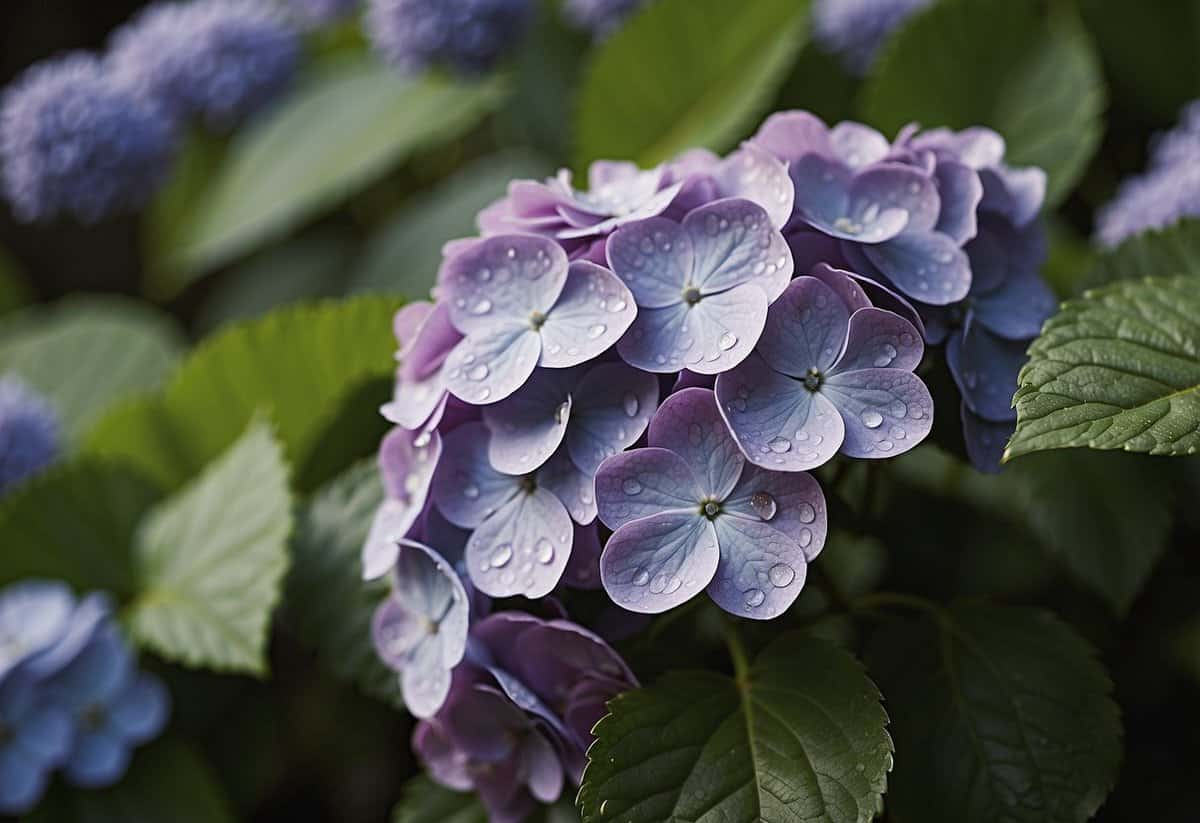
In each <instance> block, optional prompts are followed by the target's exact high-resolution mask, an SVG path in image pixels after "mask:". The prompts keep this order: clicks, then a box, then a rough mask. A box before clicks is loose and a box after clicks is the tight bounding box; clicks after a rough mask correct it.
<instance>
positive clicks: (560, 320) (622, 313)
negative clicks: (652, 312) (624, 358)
mask: <svg viewBox="0 0 1200 823" xmlns="http://www.w3.org/2000/svg"><path fill="white" fill-rule="evenodd" d="M439 289H440V296H441V299H442V300H444V301H445V303H446V305H447V308H448V311H449V315H450V322H451V323H452V324H453V325H454V327H455V328H457V329H458V331H460V332H461V333H462V334H464V335H465V336H466V337H465V339H464V340H463V341H462V342H460V343H459V344H458V345H456V346H455V347H454V349H453V350H452V351H451V352H450V354H449V355H448V356H447V357H446V361H445V365H444V369H445V377H444V380H445V385H446V388H447V389H448V390H449V391H450V393H451V394H453V395H455V396H456V397H459V398H461V399H462V400H464V401H466V402H468V403H476V404H482V403H495V402H497V401H500V400H503V399H504V398H506V397H508V396H509V395H510V394H512V393H513V392H515V391H516V390H517V389H519V388H521V386H523V385H524V384H525V381H526V380H528V379H529V376H530V375H531V374H533V370H534V369H535V368H536V367H538V366H541V367H543V368H550V369H562V368H569V367H571V366H577V365H579V364H580V363H584V362H586V361H588V360H590V359H592V358H594V357H596V356H598V355H599V354H601V353H602V352H604V351H605V350H606V349H608V348H609V347H610V346H612V345H613V344H614V343H615V342H616V341H617V340H618V339H620V338H621V335H623V334H624V333H625V330H626V329H628V328H629V326H630V324H631V323H632V322H633V319H634V315H635V314H636V313H637V308H636V306H635V305H634V300H633V295H632V294H630V292H629V289H627V288H626V287H625V285H624V284H623V283H622V282H621V281H620V280H618V279H617V277H616V276H614V275H613V273H612V272H610V271H608V270H607V269H604V268H602V267H600V266H597V265H596V264H594V263H588V262H585V261H576V262H574V263H568V261H567V255H566V253H565V252H563V250H562V249H561V248H560V247H559V246H558V244H557V243H555V242H554V241H553V240H550V239H549V238H545V237H534V236H531V235H508V236H500V237H489V238H487V239H485V240H481V241H478V242H477V243H474V244H472V245H470V246H468V247H466V248H464V249H463V250H461V251H459V252H458V253H457V254H455V255H454V256H453V257H451V258H450V259H449V260H447V261H446V262H445V264H443V266H442V271H441V273H440V274H439Z"/></svg>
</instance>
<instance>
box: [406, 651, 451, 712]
mask: <svg viewBox="0 0 1200 823" xmlns="http://www.w3.org/2000/svg"><path fill="white" fill-rule="evenodd" d="M417 649H418V653H417V654H416V655H415V656H414V659H413V661H412V663H411V664H410V665H408V666H406V667H405V668H404V670H403V671H402V672H400V695H401V697H403V698H404V705H405V707H407V709H408V711H409V712H410V713H411V714H412V716H413V717H418V718H426V717H433V716H434V715H435V714H437V712H438V710H439V709H441V707H442V706H443V705H445V703H446V697H447V696H448V695H449V694H450V683H451V673H450V670H449V669H447V668H443V667H440V666H437V665H434V664H433V663H432V662H426V661H427V660H432V659H433V657H434V656H435V654H436V651H435V650H436V645H435V644H434V643H432V642H427V643H425V644H423V645H421V646H418V647H417Z"/></svg>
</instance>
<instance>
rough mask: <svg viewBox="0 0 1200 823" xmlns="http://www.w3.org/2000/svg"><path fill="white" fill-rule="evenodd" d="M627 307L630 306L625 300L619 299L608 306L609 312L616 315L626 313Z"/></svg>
mask: <svg viewBox="0 0 1200 823" xmlns="http://www.w3.org/2000/svg"><path fill="white" fill-rule="evenodd" d="M626 306H628V304H627V303H626V302H625V301H624V300H620V299H617V300H614V301H612V302H611V303H609V304H608V310H609V311H610V312H614V313H615V312H619V311H625V308H626Z"/></svg>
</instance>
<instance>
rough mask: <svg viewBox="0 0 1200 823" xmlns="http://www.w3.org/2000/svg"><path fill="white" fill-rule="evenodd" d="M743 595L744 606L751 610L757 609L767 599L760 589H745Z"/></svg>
mask: <svg viewBox="0 0 1200 823" xmlns="http://www.w3.org/2000/svg"><path fill="white" fill-rule="evenodd" d="M744 594H745V595H746V605H747V606H749V607H750V608H752V609H755V608H758V607H759V606H761V605H762V604H763V601H764V600H766V599H767V596H766V595H765V594H763V590H762V589H747V590H746V591H745V592H744Z"/></svg>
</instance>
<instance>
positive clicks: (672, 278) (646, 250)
mask: <svg viewBox="0 0 1200 823" xmlns="http://www.w3.org/2000/svg"><path fill="white" fill-rule="evenodd" d="M606 253H607V255H608V265H609V267H610V268H611V269H612V270H613V273H615V274H616V275H617V277H619V278H620V279H621V281H622V282H623V283H624V284H625V285H626V286H628V287H629V290H630V291H631V292H632V293H633V296H634V299H635V300H636V301H637V305H638V307H639V308H642V309H658V308H663V307H665V306H674V305H675V304H677V303H679V302H680V301H681V300H682V299H683V297H682V294H683V289H684V288H685V287H686V286H687V285H688V283H689V280H690V278H691V275H692V269H693V264H694V260H695V257H694V254H693V249H692V243H691V240H690V239H689V238H688V236H687V233H686V232H685V231H684V230H683V227H682V226H680V225H679V224H678V223H675V222H673V221H671V220H668V219H666V218H665V217H652V218H650V219H649V220H642V221H640V222H638V223H632V224H630V225H627V226H622V227H621V228H620V229H618V230H617V231H615V232H614V233H613V234H612V236H611V237H609V238H608V247H607V249H606Z"/></svg>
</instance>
